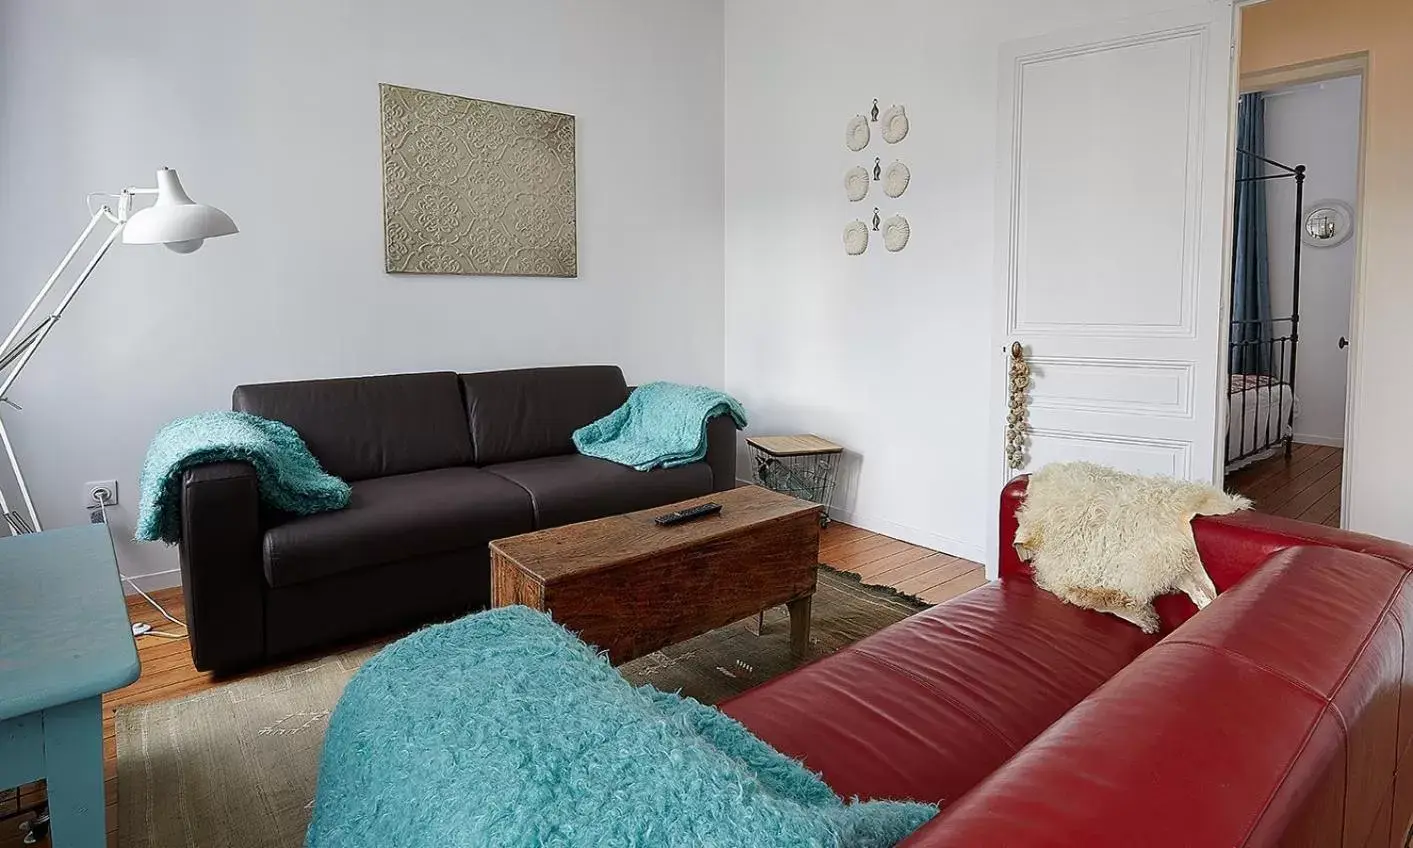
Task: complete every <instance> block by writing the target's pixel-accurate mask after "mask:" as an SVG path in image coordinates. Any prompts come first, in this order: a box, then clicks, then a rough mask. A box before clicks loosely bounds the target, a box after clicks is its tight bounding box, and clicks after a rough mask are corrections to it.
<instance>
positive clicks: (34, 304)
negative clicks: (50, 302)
mask: <svg viewBox="0 0 1413 848" xmlns="http://www.w3.org/2000/svg"><path fill="white" fill-rule="evenodd" d="M105 215H106V216H111V215H112V212H111V211H110V210H109V209H108V207H106V206H104V207H103V208H101V209H99V210H98V211H97V212H94V213H93V217H92V218H90V219H89V221H88V226H87V227H84V228H83V232H82V233H79V237H78V238H77V239H76V240H75V241H74V246H73V247H71V248H69V252H68V253H65V254H64V258H63V259H62V260H61V261H60V262H59V267H58V268H55V269H54V273H52V274H50V275H49V279H48V280H46V281H45V282H44V286H43V288H41V289H40V290H39V294H37V295H35V296H34V300H32V301H30V304H29V308H28V309H26V310H25V314H24V315H21V316H20V320H18V321H16V322H15V327H14V329H12V330H10V334H9V335H8V336H6V337H5V341H4V342H3V343H0V356H4V357H5V358H7V359H8V358H10V355H11V353H12V351H11V350H10V344H11V343H13V342H14V341H15V336H18V335H19V334H20V330H22V329H24V326H25V325H26V324H28V323H29V319H30V318H31V317H33V316H34V313H35V310H37V309H39V305H40V304H41V303H43V302H44V299H45V298H46V297H48V296H49V291H50V290H51V289H53V288H54V283H56V282H58V280H59V276H60V275H61V274H63V273H64V269H65V268H67V267H69V263H70V262H72V261H74V255H75V254H77V253H78V250H79V248H80V247H83V243H84V242H86V241H88V237H89V236H90V235H92V234H93V229H94V228H95V227H97V226H98V222H99V221H100V220H102V219H103V217H104V216H105Z"/></svg>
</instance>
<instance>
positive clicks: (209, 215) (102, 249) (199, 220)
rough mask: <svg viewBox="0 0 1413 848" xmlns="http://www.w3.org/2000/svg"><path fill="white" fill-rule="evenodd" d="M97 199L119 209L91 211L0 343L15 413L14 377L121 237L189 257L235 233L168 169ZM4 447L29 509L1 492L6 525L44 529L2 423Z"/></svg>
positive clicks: (4, 386)
mask: <svg viewBox="0 0 1413 848" xmlns="http://www.w3.org/2000/svg"><path fill="white" fill-rule="evenodd" d="M140 194H154V195H156V196H157V200H156V201H155V202H154V203H153V204H152V205H151V206H149V207H147V208H146V209H139V210H137V211H133V209H132V201H133V198H134V197H136V196H137V195H140ZM94 197H111V198H115V199H116V200H117V207H118V209H117V211H116V212H115V211H113V210H112V209H110V208H109V207H108V206H106V205H104V206H101V207H99V209H98V211H96V212H94V213H93V217H92V218H91V219H89V222H88V226H87V227H85V228H84V230H83V232H82V233H80V234H79V237H78V239H77V240H76V241H75V242H74V246H73V247H71V248H69V252H68V253H66V254H64V258H63V260H62V261H61V262H60V263H59V267H58V268H55V269H54V273H52V274H50V275H49V279H48V280H47V281H46V282H45V283H44V286H43V287H42V288H41V289H40V290H39V294H37V295H35V297H34V300H33V301H32V302H31V303H30V305H29V308H28V309H26V310H25V313H24V315H22V316H20V320H19V321H17V322H15V328H14V329H13V330H11V331H10V334H9V335H8V336H6V337H5V341H4V342H3V343H0V373H4V372H5V369H9V371H8V373H5V377H4V380H3V381H0V402H3V403H8V404H9V405H10V406H13V407H14V408H15V409H19V408H20V406H19V404H17V403H15V402H14V401H12V400H10V398H9V391H10V386H12V385H14V382H15V378H16V377H18V376H19V375H20V372H21V371H23V370H24V367H25V365H26V364H28V363H29V360H30V357H32V356H34V352H35V351H36V350H38V349H39V345H40V344H41V343H42V342H43V341H44V339H45V338H46V337H47V336H48V335H49V331H50V330H53V329H54V325H55V324H57V323H58V322H59V319H60V318H61V317H63V315H64V310H65V309H66V308H68V305H69V302H70V301H72V300H73V299H74V295H76V294H78V291H79V289H80V288H82V287H83V284H84V282H85V281H87V280H88V276H89V275H90V274H92V273H93V269H94V268H96V267H98V263H99V261H101V260H102V259H103V256H104V255H105V254H106V253H107V252H108V248H110V247H112V246H113V242H115V241H117V239H118V236H119V235H120V234H121V235H122V237H123V243H124V244H165V245H166V246H167V247H168V248H169V249H170V250H173V251H176V252H177V253H191V252H192V251H194V250H196V249H197V248H199V247H201V244H202V242H203V241H204V240H205V239H208V238H214V237H216V236H226V235H230V234H231V233H234V232H236V231H237V230H236V225H235V222H234V221H232V220H231V216H229V215H227V214H226V213H224V212H222V211H221V210H219V209H217V208H216V207H214V206H205V205H203V204H200V203H195V202H193V201H192V199H191V198H190V197H188V196H187V194H186V192H185V191H183V190H182V184H181V180H179V179H177V172H176V171H173V170H171V169H170V168H162V169H160V170H159V171H158V172H157V187H156V188H125V189H123V190H122V191H121V192H119V193H118V194H104V193H96V194H91V195H89V199H90V201H91V200H92V199H93V198H94ZM104 220H107V221H109V222H111V223H112V224H113V230H112V232H110V233H108V236H107V237H106V238H105V239H103V243H102V244H101V245H99V246H98V252H97V253H95V254H94V255H93V258H91V259H89V260H88V264H87V265H85V266H84V268H83V271H82V272H81V273H80V274H79V276H78V279H77V280H75V281H74V283H73V285H71V286H69V289H68V291H67V292H65V293H64V296H63V297H62V298H60V300H59V303H58V305H57V306H55V307H54V311H53V312H51V313H50V314H49V315H48V317H46V318H44V319H43V320H41V321H40V322H39V323H37V324H35V325H34V327H33V328H31V329H30V330H29V331H28V332H27V333H25V334H24V337H23V338H19V340H18V341H16V338H17V337H19V335H20V333H21V332H23V331H24V328H25V326H26V325H28V324H29V320H30V318H32V317H33V316H34V313H35V312H37V311H38V310H39V307H40V306H41V305H42V304H43V303H44V302H45V300H46V299H48V297H49V294H50V292H51V291H52V290H53V288H54V284H55V283H57V282H58V280H59V277H60V276H62V275H63V273H64V269H66V268H68V267H69V263H70V262H72V261H73V259H74V256H75V255H76V254H77V253H78V252H79V248H81V247H83V244H84V242H86V241H88V237H89V236H90V235H92V234H93V231H94V230H95V229H96V228H97V227H98V224H99V223H100V222H101V221H104ZM0 443H3V444H4V447H5V455H6V456H7V457H9V460H10V468H11V469H12V470H13V471H14V472H15V481H16V482H17V483H18V484H19V488H20V496H21V497H22V498H23V499H24V506H25V510H26V511H27V512H28V513H29V516H28V518H26V517H25V516H24V515H22V514H21V513H20V511H19V510H18V509H11V508H10V504H9V501H7V500H6V498H5V493H4V492H3V491H0V510H3V511H4V513H5V521H6V522H7V523H8V524H9V525H10V531H11V532H12V533H33V532H35V531H38V530H42V529H44V528H43V526H42V525H41V524H40V522H39V515H38V513H36V512H35V509H34V501H33V499H31V498H30V494H29V486H28V485H26V484H25V476H24V473H23V472H22V471H21V470H20V461H19V460H18V459H17V458H16V457H15V451H14V448H13V447H11V445H10V434H9V432H7V431H6V429H5V424H4V421H3V420H0Z"/></svg>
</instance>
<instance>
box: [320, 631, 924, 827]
mask: <svg viewBox="0 0 1413 848" xmlns="http://www.w3.org/2000/svg"><path fill="white" fill-rule="evenodd" d="M936 811H937V810H936V807H934V806H932V805H930V804H918V803H907V802H896V801H869V802H860V801H858V800H857V799H855V800H854V801H852V802H850V803H845V802H843V801H841V800H840V799H839V798H838V797H837V796H835V795H834V793H833V792H832V791H831V790H830V788H829V787H828V785H826V784H825V783H824V781H823V780H822V779H820V777H819V776H818V775H816V774H814V773H812V772H810V771H808V770H807V769H806V768H805V767H804V766H803V765H802V764H800V763H799V762H797V761H795V760H792V759H790V758H788V757H786V756H784V755H782V754H780V753H779V752H777V751H776V750H775V749H773V748H771V747H770V746H769V745H767V744H766V743H764V742H762V741H761V740H760V739H758V738H756V737H755V736H753V735H751V733H750V732H749V731H748V730H746V729H745V727H743V726H742V725H741V724H739V723H738V722H736V721H735V720H734V719H731V718H729V717H727V716H726V715H724V714H722V713H721V712H719V711H717V710H715V709H713V708H711V707H707V706H704V705H702V704H700V703H698V702H697V701H694V700H692V699H691V698H684V697H682V696H681V695H678V694H674V693H664V692H659V691H657V690H655V689H653V688H652V687H651V686H642V687H634V686H633V685H632V684H630V683H628V681H626V680H624V679H623V677H622V676H620V675H619V674H618V672H617V671H615V670H614V668H613V667H612V666H611V665H610V664H609V662H608V660H607V658H606V657H604V656H603V655H601V654H598V653H596V652H595V651H594V650H593V649H592V648H590V647H589V646H587V645H585V644H584V643H583V642H581V641H579V640H578V639H577V638H575V637H574V635H573V634H571V633H569V632H567V631H566V630H564V629H563V628H562V627H560V626H559V625H557V624H555V623H554V622H552V621H550V619H549V618H548V617H546V616H545V615H543V614H541V613H538V612H534V611H532V610H530V609H528V608H526V607H504V608H501V609H495V610H490V611H487V612H482V613H477V614H475V615H470V616H467V617H465V618H462V619H460V620H458V621H454V622H451V623H449V624H442V625H437V626H435V627H429V628H427V629H425V630H422V631H419V632H417V633H415V634H413V635H411V636H408V637H407V638H405V639H402V640H401V641H398V642H395V643H393V644H392V645H389V646H388V647H387V648H385V649H383V650H382V651H381V652H380V653H379V654H378V655H377V656H375V657H373V658H372V659H371V660H369V661H368V662H367V663H366V664H365V665H364V666H363V668H362V669H360V670H359V671H358V673H357V674H356V675H354V677H353V679H352V680H351V681H350V682H349V684H348V688H347V689H345V690H344V693H343V697H342V698H341V699H340V700H339V703H338V706H337V707H336V708H335V709H334V712H333V715H332V716H331V717H330V719H329V727H328V732H327V734H326V736H325V737H324V752H323V759H322V761H321V763H320V766H319V788H318V792H317V793H316V796H315V801H314V815H313V819H312V821H311V822H310V825H309V831H308V834H307V838H306V846H307V848H386V846H390V845H437V846H446V848H461V847H462V846H464V848H471V846H477V847H478V848H479V846H492V845H493V846H497V848H517V847H518V846H524V848H530V846H546V845H553V846H560V848H579V846H582V848H612V846H654V848H658V846H664V848H678V847H679V846H680V848H699V846H717V848H726V846H741V848H785V846H790V848H799V846H817V847H818V848H824V846H829V848H883V846H889V845H894V844H896V843H897V842H898V841H900V840H901V839H903V838H905V837H906V836H907V835H908V834H910V833H912V831H914V830H915V829H917V828H918V827H919V826H921V825H922V824H923V823H924V822H926V821H927V820H928V819H930V818H931V817H932V816H933V815H934V814H935V813H936Z"/></svg>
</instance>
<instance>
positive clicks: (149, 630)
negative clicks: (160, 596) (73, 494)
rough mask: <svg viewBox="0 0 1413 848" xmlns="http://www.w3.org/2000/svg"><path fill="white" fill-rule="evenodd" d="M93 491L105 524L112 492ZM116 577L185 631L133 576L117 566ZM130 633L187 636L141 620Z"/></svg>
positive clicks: (174, 637) (175, 637)
mask: <svg viewBox="0 0 1413 848" xmlns="http://www.w3.org/2000/svg"><path fill="white" fill-rule="evenodd" d="M93 493H94V495H95V496H96V497H94V499H93V501H94V503H96V504H98V510H99V512H101V513H102V514H103V523H104V524H105V525H106V524H107V523H108V499H109V498H111V497H112V496H113V494H112V492H109V491H108V490H107V489H106V488H98V489H94V492H93ZM175 570H176V569H173V571H175ZM160 573H161V574H169V573H171V572H167V571H163V572H160ZM145 576H147V577H153V576H155V575H152V574H148V575H145ZM118 579H119V580H121V581H122V582H124V583H126V584H127V585H129V586H131V587H132V588H133V590H134V591H135V592H137V593H138V594H139V595H141V596H142V597H143V598H144V599H145V600H146V601H147V602H148V603H149V604H151V605H152V608H153V609H155V610H157V611H158V612H159V613H161V614H162V617H163V618H165V619H167V620H168V621H170V622H171V623H173V624H175V625H177V626H178V627H180V628H181V629H182V630H183V631H185V630H186V629H187V627H186V622H184V621H182V620H181V619H179V618H177V617H176V616H174V615H172V614H171V613H169V612H167V610H166V608H165V607H163V606H162V605H161V604H159V603H157V601H156V600H154V599H153V597H152V596H151V595H149V594H147V593H146V592H144V591H143V590H142V587H141V586H139V585H137V581H135V580H134V579H133V578H131V577H129V576H127V575H126V574H124V573H123V570H122V568H119V569H118ZM132 635H133V636H162V637H165V638H167V639H185V638H186V636H187V634H186V633H185V632H183V633H167V632H166V631H163V630H156V629H154V628H153V627H152V625H150V624H146V623H143V622H138V623H136V624H134V625H133V626H132Z"/></svg>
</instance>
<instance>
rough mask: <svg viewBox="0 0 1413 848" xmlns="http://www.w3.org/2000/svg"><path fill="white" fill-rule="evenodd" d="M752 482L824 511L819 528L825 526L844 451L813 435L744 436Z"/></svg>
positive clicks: (820, 516)
mask: <svg viewBox="0 0 1413 848" xmlns="http://www.w3.org/2000/svg"><path fill="white" fill-rule="evenodd" d="M746 446H747V447H748V448H750V451H751V468H752V471H753V473H754V475H755V482H756V483H757V484H759V485H761V486H764V487H765V488H767V489H772V490H774V491H777V492H781V493H782V494H786V495H793V496H795V497H797V498H804V499H805V500H807V501H814V502H815V503H817V504H820V505H821V506H823V507H824V509H823V510H821V511H820V514H819V523H820V526H821V527H822V526H825V525H827V524H829V506H830V504H831V503H832V502H833V500H834V483H835V480H836V479H837V478H838V476H839V458H840V456H842V455H843V453H844V449H843V448H842V447H840V446H839V445H836V444H834V443H833V442H831V441H829V440H828V439H821V438H820V437H819V436H816V435H813V434H808V433H807V434H802V435H797V436H748V437H747V438H746Z"/></svg>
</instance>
